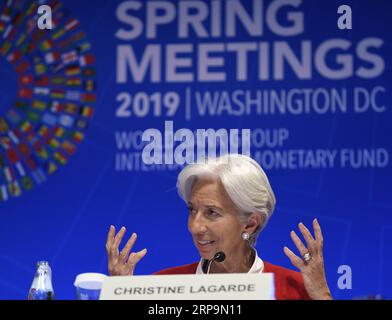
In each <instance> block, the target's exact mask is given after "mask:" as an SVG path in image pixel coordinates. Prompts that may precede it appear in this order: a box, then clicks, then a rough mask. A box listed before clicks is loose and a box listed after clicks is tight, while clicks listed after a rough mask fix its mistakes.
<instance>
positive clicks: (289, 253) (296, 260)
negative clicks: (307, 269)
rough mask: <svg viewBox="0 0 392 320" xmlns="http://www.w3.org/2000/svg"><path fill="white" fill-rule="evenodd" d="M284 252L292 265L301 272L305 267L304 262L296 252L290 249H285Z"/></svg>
mask: <svg viewBox="0 0 392 320" xmlns="http://www.w3.org/2000/svg"><path fill="white" fill-rule="evenodd" d="M283 251H284V253H285V255H286V256H287V257H288V258H289V259H290V261H291V263H292V265H293V266H294V267H297V268H298V269H299V270H301V269H302V268H303V266H304V261H303V260H302V259H301V258H299V257H298V256H297V255H296V254H295V253H294V252H292V251H291V250H290V249H289V248H287V247H284V248H283Z"/></svg>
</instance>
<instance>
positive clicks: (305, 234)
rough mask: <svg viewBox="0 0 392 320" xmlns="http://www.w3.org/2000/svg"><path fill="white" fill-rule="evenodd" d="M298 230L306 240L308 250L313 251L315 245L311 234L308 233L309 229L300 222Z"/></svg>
mask: <svg viewBox="0 0 392 320" xmlns="http://www.w3.org/2000/svg"><path fill="white" fill-rule="evenodd" d="M298 227H299V231H301V234H302V235H303V237H304V239H305V241H306V246H307V247H308V248H309V250H310V251H314V249H315V246H314V242H315V240H314V239H313V236H312V234H311V233H310V231H309V229H308V228H306V227H305V225H304V224H303V223H302V222H301V223H300V224H299V225H298Z"/></svg>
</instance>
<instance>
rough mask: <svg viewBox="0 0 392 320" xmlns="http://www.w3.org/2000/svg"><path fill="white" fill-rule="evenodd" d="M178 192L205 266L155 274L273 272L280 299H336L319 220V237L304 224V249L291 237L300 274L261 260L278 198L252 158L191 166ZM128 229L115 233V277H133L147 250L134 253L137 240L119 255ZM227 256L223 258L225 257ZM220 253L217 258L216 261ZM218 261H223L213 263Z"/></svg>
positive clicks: (111, 251)
mask: <svg viewBox="0 0 392 320" xmlns="http://www.w3.org/2000/svg"><path fill="white" fill-rule="evenodd" d="M177 189H178V192H179V194H180V196H181V198H182V199H183V200H184V201H185V202H186V203H187V205H188V208H189V218H188V229H189V232H190V233H191V234H192V238H193V241H194V244H195V246H196V247H197V249H198V251H199V253H200V256H201V260H200V261H199V262H195V263H192V264H188V265H185V266H179V267H174V268H169V269H166V270H162V271H160V272H157V273H156V274H202V273H262V272H272V273H274V279H275V295H276V298H277V299H309V298H310V299H318V300H321V299H332V296H331V293H330V290H329V288H328V285H327V281H326V277H325V271H324V259H323V253H322V247H323V237H322V233H321V228H320V225H319V223H318V222H317V220H316V219H315V220H314V221H313V228H314V234H315V236H314V237H313V235H312V234H311V232H310V231H309V230H308V229H307V228H306V227H305V226H304V225H303V224H302V223H300V224H299V230H300V232H301V233H302V235H303V237H304V239H305V241H306V246H305V244H304V243H303V242H302V241H301V239H300V238H299V237H298V235H297V234H296V233H295V232H294V231H292V232H291V238H292V240H293V242H294V244H295V245H296V247H297V249H298V250H299V252H300V254H301V258H300V257H298V256H297V255H296V254H294V253H293V252H292V251H291V250H290V249H288V248H287V247H285V248H284V253H285V254H286V255H287V257H288V258H289V259H290V261H291V263H292V264H293V265H294V266H295V267H297V268H298V269H299V270H300V273H298V272H295V271H292V270H290V269H286V268H283V267H279V266H276V265H273V264H271V263H268V262H266V261H263V260H261V258H260V257H259V256H258V254H257V251H256V249H255V244H256V241H257V238H258V236H259V234H260V232H261V231H262V229H263V228H264V227H265V226H266V224H267V222H268V220H269V218H270V217H271V215H272V213H273V211H274V208H275V195H274V193H273V191H272V188H271V186H270V183H269V181H268V178H267V176H266V174H265V173H264V171H263V169H262V168H261V167H260V166H259V164H258V163H257V162H256V161H255V160H253V159H251V158H250V157H247V156H244V155H238V154H229V155H225V156H222V157H220V158H217V159H211V160H207V161H205V162H201V163H196V164H190V165H188V166H186V167H185V168H184V169H183V170H182V171H181V172H180V174H179V175H178V180H177ZM124 234H125V228H124V227H123V228H121V230H120V231H119V232H118V233H117V235H115V228H114V227H113V226H111V227H110V230H109V233H108V239H107V243H106V250H107V255H108V268H109V274H110V275H132V274H133V272H134V268H135V266H136V264H137V263H138V262H139V261H140V260H141V259H142V258H143V257H144V256H145V254H146V253H147V250H146V249H144V250H142V251H139V252H136V253H130V252H131V249H132V246H133V245H134V243H135V241H136V234H133V235H132V236H131V238H130V239H129V240H128V242H127V244H126V245H125V246H124V248H123V249H122V250H121V252H120V251H119V249H118V248H119V245H120V242H121V240H122V238H123V236H124ZM222 252H223V253H224V257H222V256H220V255H221V253H222ZM217 253H218V255H217ZM214 260H218V261H219V260H223V261H222V262H220V263H212V262H213V261H214Z"/></svg>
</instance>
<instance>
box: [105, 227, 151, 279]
mask: <svg viewBox="0 0 392 320" xmlns="http://www.w3.org/2000/svg"><path fill="white" fill-rule="evenodd" d="M125 231H126V229H125V227H122V228H121V229H120V231H119V232H118V233H117V234H116V235H115V233H116V229H115V227H114V226H110V229H109V232H108V238H107V241H106V253H107V256H108V270H109V275H111V276H130V275H133V272H134V270H135V266H136V264H137V263H138V262H139V261H140V260H141V259H142V258H143V257H144V256H145V255H146V253H147V249H143V250H141V251H139V252H136V253H135V252H132V253H131V254H130V252H131V250H132V247H133V245H134V244H135V241H136V238H137V235H136V233H133V234H132V236H131V237H130V238H129V240H128V241H127V243H126V245H125V246H124V248H123V249H122V250H121V252H120V251H119V249H118V248H119V245H120V243H121V240H122V238H123V237H124V234H125Z"/></svg>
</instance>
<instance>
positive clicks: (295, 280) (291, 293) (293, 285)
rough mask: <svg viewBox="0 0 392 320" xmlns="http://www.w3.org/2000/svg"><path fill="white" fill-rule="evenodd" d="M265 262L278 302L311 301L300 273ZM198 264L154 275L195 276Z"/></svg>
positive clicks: (166, 270) (265, 269)
mask: <svg viewBox="0 0 392 320" xmlns="http://www.w3.org/2000/svg"><path fill="white" fill-rule="evenodd" d="M263 262H264V270H263V272H266V273H267V272H270V273H273V274H274V278H275V299H277V300H309V299H310V298H309V296H308V293H307V292H306V289H305V286H304V281H303V279H302V275H301V274H300V273H299V272H296V271H293V270H290V269H286V268H283V267H279V266H276V265H273V264H271V263H268V262H265V261H263ZM198 264H199V263H198V262H195V263H191V264H187V265H183V266H179V267H173V268H168V269H165V270H161V271H158V272H156V273H154V274H157V275H159V274H195V273H196V269H197V266H198Z"/></svg>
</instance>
